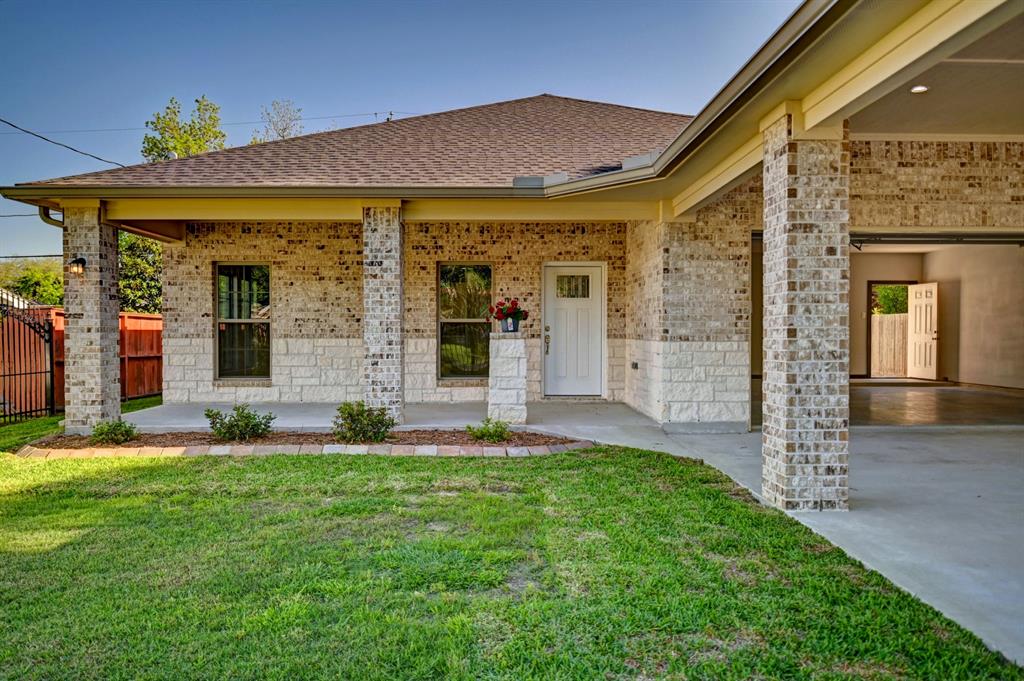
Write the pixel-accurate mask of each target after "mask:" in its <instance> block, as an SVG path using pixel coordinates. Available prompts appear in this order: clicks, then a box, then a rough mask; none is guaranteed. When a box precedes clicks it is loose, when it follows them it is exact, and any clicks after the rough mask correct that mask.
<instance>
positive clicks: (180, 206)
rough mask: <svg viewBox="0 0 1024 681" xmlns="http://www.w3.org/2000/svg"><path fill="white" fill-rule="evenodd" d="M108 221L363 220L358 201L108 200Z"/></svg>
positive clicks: (360, 204)
mask: <svg viewBox="0 0 1024 681" xmlns="http://www.w3.org/2000/svg"><path fill="white" fill-rule="evenodd" d="M105 203H106V207H107V218H108V219H110V220H114V221H126V220H128V221H136V220H188V221H203V220H211V221H217V220H337V221H345V222H359V221H361V220H362V219H363V203H362V201H361V200H360V199H309V198H303V199H111V200H108V201H106V202H105Z"/></svg>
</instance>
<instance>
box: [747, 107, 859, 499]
mask: <svg viewBox="0 0 1024 681" xmlns="http://www.w3.org/2000/svg"><path fill="white" fill-rule="evenodd" d="M799 126H800V118H799V112H798V111H792V112H791V111H790V110H788V109H787V110H786V113H783V114H782V115H781V117H779V118H778V119H776V120H774V121H765V122H764V124H763V125H762V130H763V133H764V171H763V172H764V371H763V374H764V380H763V390H764V425H763V426H762V456H763V460H762V487H761V490H762V495H763V496H764V499H765V501H767V502H768V503H770V504H772V505H774V506H776V507H778V508H781V509H784V510H846V509H847V508H848V504H849V497H848V490H849V487H848V480H847V445H848V442H847V439H848V434H849V378H850V373H849V355H850V349H849V267H850V264H849V263H850V259H849V207H848V201H849V181H850V170H849V169H850V153H849V137H848V133H847V131H846V129H845V126H844V127H843V128H841V129H838V130H834V131H832V134H828V131H825V133H818V135H819V137H818V138H815V135H814V132H813V131H812V132H805V131H802V130H800V129H799ZM822 137H828V139H822Z"/></svg>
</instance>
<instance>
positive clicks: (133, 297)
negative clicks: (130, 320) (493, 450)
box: [117, 232, 163, 313]
mask: <svg viewBox="0 0 1024 681" xmlns="http://www.w3.org/2000/svg"><path fill="white" fill-rule="evenodd" d="M162 251H163V249H162V247H161V245H160V242H159V241H154V240H153V239H147V238H146V237H143V236H138V235H136V234H130V233H128V232H121V233H120V234H119V235H118V239H117V266H118V281H117V289H118V291H117V292H118V296H119V297H120V299H121V310H123V311H126V312H150V313H158V312H160V306H161V303H162V296H163V288H162V287H161V282H160V276H161V274H162V272H163V253H162Z"/></svg>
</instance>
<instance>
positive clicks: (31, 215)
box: [0, 213, 36, 218]
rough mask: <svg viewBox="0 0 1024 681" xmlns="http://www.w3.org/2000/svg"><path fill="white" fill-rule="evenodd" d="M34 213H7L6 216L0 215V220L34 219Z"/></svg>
mask: <svg viewBox="0 0 1024 681" xmlns="http://www.w3.org/2000/svg"><path fill="white" fill-rule="evenodd" d="M35 216H36V214H35V213H8V214H7V215H0V218H34V217H35Z"/></svg>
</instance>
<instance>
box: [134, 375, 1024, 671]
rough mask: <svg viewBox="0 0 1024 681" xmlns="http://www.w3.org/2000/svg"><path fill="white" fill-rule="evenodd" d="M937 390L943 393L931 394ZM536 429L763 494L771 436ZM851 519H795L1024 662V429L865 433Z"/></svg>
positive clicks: (575, 414) (162, 427)
mask: <svg viewBox="0 0 1024 681" xmlns="http://www.w3.org/2000/svg"><path fill="white" fill-rule="evenodd" d="M932 390H934V389H932ZM207 406H217V407H218V408H224V409H228V408H230V405H164V406H161V407H155V408H152V409H146V410H142V411H138V412H134V413H131V414H126V415H125V418H126V419H127V420H129V421H132V422H134V423H136V424H137V425H139V426H140V427H142V428H143V429H144V430H150V431H168V430H171V431H174V430H177V431H181V430H197V429H204V426H205V423H206V422H205V419H203V417H202V411H203V409H204V408H205V407H207ZM253 407H254V408H256V409H257V410H260V411H263V410H266V409H268V408H270V409H272V410H273V411H274V413H275V414H277V415H278V419H277V421H276V422H275V424H274V425H275V427H277V428H280V429H292V430H310V431H315V430H321V431H322V430H328V429H329V425H330V420H331V418H332V417H333V415H334V409H335V405H333V404H274V405H253ZM485 414H486V408H485V406H484V405H483V404H482V403H463V404H429V405H427V404H410V405H406V424H405V426H404V428H407V429H408V428H462V427H464V426H465V425H466V424H467V423H474V422H479V421H480V420H481V419H482V418H483V417H484V415H485ZM529 414H530V417H529V427H530V428H532V429H535V430H538V431H542V432H548V433H552V434H557V435H564V436H567V437H572V438H576V439H586V440H594V441H597V442H604V443H608V444H618V445H624V446H629V447H639V448H643V449H653V450H657V451H664V452H668V453H670V454H674V455H678V456H689V457H693V458H700V459H704V461H706V462H707V463H709V464H710V465H712V466H715V467H716V468H718V469H719V470H721V471H722V472H724V473H725V474H726V475H729V476H730V477H731V478H733V479H734V480H736V481H737V482H738V483H739V484H741V485H743V486H745V487H747V488H748V489H750V490H751V491H752V492H754V493H755V495H760V491H761V436H760V433H756V432H755V433H747V434H740V435H685V434H673V435H667V434H666V433H664V432H663V431H662V430H661V428H659V427H658V425H657V424H656V423H654V422H653V421H651V420H650V419H648V418H647V417H645V416H642V415H641V414H639V413H637V412H635V411H633V410H632V409H630V408H629V407H627V406H625V405H623V404H615V403H605V402H555V401H552V402H537V403H531V404H530V405H529ZM850 473H851V474H850V479H851V485H852V486H851V490H850V497H851V504H850V505H851V511H850V512H849V513H813V512H804V513H793V514H791V515H792V516H793V517H794V518H796V519H797V520H798V521H800V522H802V523H803V524H805V525H807V526H808V527H810V528H811V529H813V530H814V531H815V532H818V533H819V534H821V535H823V536H824V537H826V538H827V539H828V540H829V541H831V542H832V543H834V544H836V545H837V546H840V547H841V548H843V549H844V550H845V551H846V552H847V553H849V554H850V555H851V556H853V557H854V558H856V559H858V560H860V561H862V562H863V563H865V564H866V565H867V566H868V567H870V568H872V569H875V570H877V571H878V572H881V573H882V574H883V575H885V576H886V577H888V578H889V579H890V580H892V581H893V582H894V583H895V584H897V585H899V586H900V587H902V588H903V589H905V590H907V591H909V592H910V593H912V594H914V595H916V596H918V597H919V598H921V599H922V600H923V601H925V602H926V603H929V604H930V605H932V606H933V607H935V608H937V609H938V610H940V611H941V612H942V613H943V614H945V615H946V616H948V617H950V618H951V619H953V620H955V621H956V622H958V623H960V624H961V625H963V626H964V627H966V628H968V629H970V630H971V631H973V632H975V633H976V634H978V635H979V636H980V637H981V638H982V639H983V640H984V641H985V642H986V643H987V644H988V645H990V646H991V647H993V648H995V649H996V650H999V651H1000V652H1002V653H1003V654H1005V655H1006V656H1007V657H1009V658H1011V659H1013V660H1015V661H1017V662H1024V618H1022V617H1021V613H1022V612H1024V492H1022V490H1024V427H1013V426H999V427H993V426H987V427H952V428H950V427H947V428H938V427H935V426H924V427H897V428H886V427H883V428H878V427H854V428H853V429H852V431H851V436H850Z"/></svg>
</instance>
